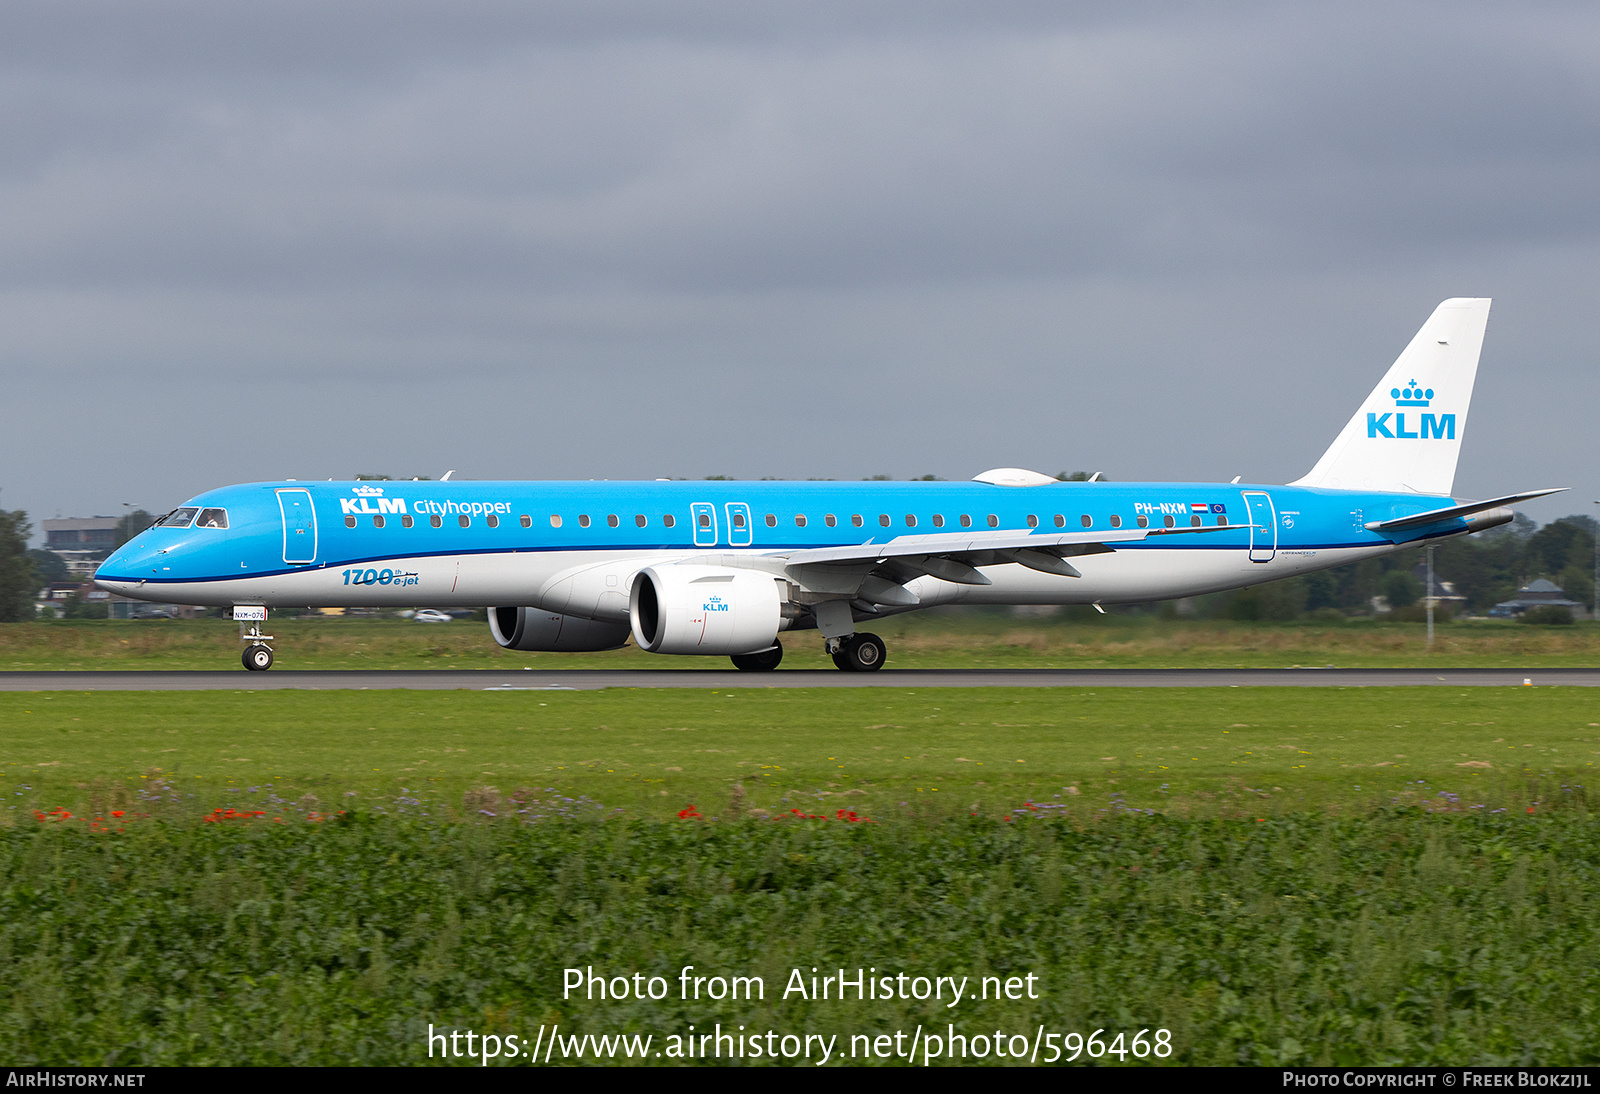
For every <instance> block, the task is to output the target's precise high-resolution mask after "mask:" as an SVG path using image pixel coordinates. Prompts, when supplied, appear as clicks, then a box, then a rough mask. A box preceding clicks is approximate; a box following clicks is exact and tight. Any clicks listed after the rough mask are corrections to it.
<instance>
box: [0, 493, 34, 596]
mask: <svg viewBox="0 0 1600 1094" xmlns="http://www.w3.org/2000/svg"><path fill="white" fill-rule="evenodd" d="M32 530H33V525H31V524H29V523H28V514H27V513H25V512H23V511H22V510H20V509H18V510H15V511H11V512H8V511H7V510H4V509H0V623H14V622H16V621H17V620H19V619H32V618H33V594H34V593H35V592H36V591H37V590H38V580H39V579H38V575H37V574H36V573H35V571H34V567H33V560H32V559H31V558H29V557H28V535H29V534H30V533H31V532H32Z"/></svg>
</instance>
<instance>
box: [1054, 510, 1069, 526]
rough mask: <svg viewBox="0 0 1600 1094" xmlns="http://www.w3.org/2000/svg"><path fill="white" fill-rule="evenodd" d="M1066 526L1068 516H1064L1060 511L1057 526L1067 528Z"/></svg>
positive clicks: (1057, 516)
mask: <svg viewBox="0 0 1600 1094" xmlns="http://www.w3.org/2000/svg"><path fill="white" fill-rule="evenodd" d="M1066 526H1067V518H1066V517H1064V516H1062V515H1061V514H1060V513H1057V514H1056V527H1057V528H1065V527H1066Z"/></svg>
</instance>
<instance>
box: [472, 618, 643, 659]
mask: <svg viewBox="0 0 1600 1094" xmlns="http://www.w3.org/2000/svg"><path fill="white" fill-rule="evenodd" d="M489 633H490V634H491V635H493V636H494V640H495V642H497V643H498V644H500V645H501V646H503V647H505V648H506V649H508V650H527V651H530V652H535V651H536V652H540V653H596V652H598V651H600V650H614V649H617V648H619V647H621V646H624V645H626V644H627V642H628V627H627V624H625V623H597V622H595V621H594V620H592V619H579V618H578V617H577V616H571V615H557V614H556V613H555V612H546V611H540V610H539V609H538V608H490V609H489Z"/></svg>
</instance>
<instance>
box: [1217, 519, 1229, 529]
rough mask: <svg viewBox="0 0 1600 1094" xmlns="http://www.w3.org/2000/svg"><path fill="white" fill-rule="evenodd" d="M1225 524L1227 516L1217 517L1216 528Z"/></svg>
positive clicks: (1224, 526)
mask: <svg viewBox="0 0 1600 1094" xmlns="http://www.w3.org/2000/svg"><path fill="white" fill-rule="evenodd" d="M1227 526H1228V518H1227V517H1218V518H1217V527H1218V528H1226V527H1227Z"/></svg>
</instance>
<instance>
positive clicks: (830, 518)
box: [822, 513, 839, 528]
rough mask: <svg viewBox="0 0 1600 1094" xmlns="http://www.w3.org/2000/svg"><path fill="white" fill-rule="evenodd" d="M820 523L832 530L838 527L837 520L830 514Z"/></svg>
mask: <svg viewBox="0 0 1600 1094" xmlns="http://www.w3.org/2000/svg"><path fill="white" fill-rule="evenodd" d="M822 523H823V524H826V525H827V526H828V527H829V528H833V527H836V526H837V525H838V523H839V518H838V517H836V516H834V515H833V514H832V513H829V514H828V515H827V516H825V517H823V518H822Z"/></svg>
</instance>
